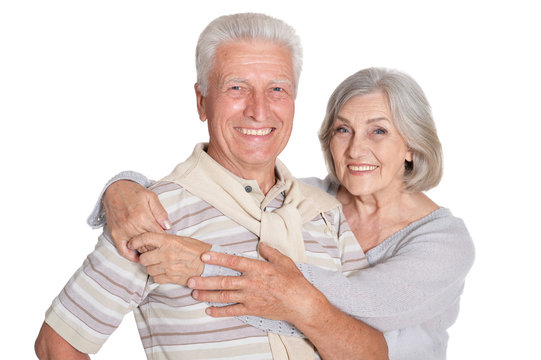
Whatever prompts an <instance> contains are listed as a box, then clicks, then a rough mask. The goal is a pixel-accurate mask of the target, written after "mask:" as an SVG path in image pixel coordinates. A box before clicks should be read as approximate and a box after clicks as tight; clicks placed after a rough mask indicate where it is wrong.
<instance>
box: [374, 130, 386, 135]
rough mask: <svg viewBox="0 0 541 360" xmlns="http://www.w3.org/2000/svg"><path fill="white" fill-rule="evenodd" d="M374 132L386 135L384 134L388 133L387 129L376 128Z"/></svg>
mask: <svg viewBox="0 0 541 360" xmlns="http://www.w3.org/2000/svg"><path fill="white" fill-rule="evenodd" d="M374 134H378V135H384V134H387V130H385V129H376V130H374Z"/></svg>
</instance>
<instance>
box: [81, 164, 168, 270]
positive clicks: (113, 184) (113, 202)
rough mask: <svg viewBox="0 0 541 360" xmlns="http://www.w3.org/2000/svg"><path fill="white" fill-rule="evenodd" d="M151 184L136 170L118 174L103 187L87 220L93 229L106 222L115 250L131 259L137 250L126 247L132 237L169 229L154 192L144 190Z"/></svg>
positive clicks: (136, 257)
mask: <svg viewBox="0 0 541 360" xmlns="http://www.w3.org/2000/svg"><path fill="white" fill-rule="evenodd" d="M152 183H153V182H152V181H151V180H149V179H147V178H146V177H145V176H144V175H142V174H140V173H138V172H134V171H123V172H121V173H119V174H118V175H116V176H115V177H113V178H112V179H111V180H109V181H108V182H107V184H106V185H105V186H104V188H103V190H102V192H101V193H100V195H99V197H98V201H97V202H96V205H95V207H94V209H93V211H92V213H91V214H90V216H89V217H88V220H87V222H88V224H89V225H90V226H91V227H93V228H99V227H101V226H103V225H104V224H105V221H107V225H108V228H109V231H110V233H111V235H112V237H113V240H114V242H115V246H116V248H117V250H118V252H119V253H120V255H122V256H124V257H125V258H127V259H128V260H130V261H134V262H137V261H139V257H138V254H137V252H136V251H134V250H130V249H128V247H127V242H128V241H129V240H130V239H131V238H132V237H134V236H137V235H139V234H143V233H145V232H155V233H163V232H164V230H168V229H170V228H171V224H170V222H169V219H168V215H167V212H166V211H165V209H164V208H163V206H162V204H161V203H160V201H159V200H158V197H157V195H156V194H155V193H154V192H152V191H150V190H148V189H147V187H148V186H150V185H152ZM139 250H140V251H141V252H144V251H146V250H148V249H147V248H141V249H139Z"/></svg>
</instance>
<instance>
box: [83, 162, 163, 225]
mask: <svg viewBox="0 0 541 360" xmlns="http://www.w3.org/2000/svg"><path fill="white" fill-rule="evenodd" d="M118 180H131V181H134V182H136V183H138V184H139V185H141V186H143V187H146V188H148V187H149V186H151V185H152V184H153V183H154V181H152V180H149V179H148V178H147V177H146V176H145V175H143V174H141V173H138V172H136V171H122V172H120V173H118V174H117V175H115V176H114V177H112V178H111V179H110V180H109V181H108V182H107V183H106V184H105V186H104V187H103V189H102V190H101V193H100V194H99V195H98V200H97V201H96V205H94V209H92V212H91V213H90V215H89V216H88V219H87V220H86V222H87V224H88V225H89V226H90V227H91V228H93V229H98V228H100V227H102V226H104V225H105V209H104V208H103V203H102V200H103V194H105V191H106V190H107V189H108V188H109V186H110V185H111V184H112V183H114V182H115V181H118Z"/></svg>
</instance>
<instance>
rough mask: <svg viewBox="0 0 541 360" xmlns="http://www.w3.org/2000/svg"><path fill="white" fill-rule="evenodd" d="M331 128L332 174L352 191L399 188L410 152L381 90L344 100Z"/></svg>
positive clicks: (363, 192) (358, 193)
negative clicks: (334, 171)
mask: <svg viewBox="0 0 541 360" xmlns="http://www.w3.org/2000/svg"><path fill="white" fill-rule="evenodd" d="M333 129H334V130H333V131H334V133H333V136H332V138H331V143H330V147H331V153H332V156H333V159H334V165H335V168H336V175H337V177H338V180H340V182H341V183H342V185H343V186H344V187H345V188H346V189H347V190H348V191H349V192H350V193H351V194H352V195H354V196H368V195H377V194H379V193H383V192H389V191H401V190H402V188H403V186H404V161H405V160H408V161H411V160H412V154H411V152H410V151H409V149H408V146H407V145H406V142H405V141H404V139H403V138H402V136H401V135H400V134H399V132H398V130H397V129H396V127H395V126H394V123H393V117H392V114H391V109H390V107H389V102H388V101H387V96H386V95H385V94H384V93H383V92H379V91H378V92H374V93H371V94H367V95H361V96H356V97H353V98H351V99H350V100H348V101H347V102H346V103H345V104H344V106H343V107H342V109H341V110H340V111H339V112H338V114H337V116H336V119H335V120H334V125H333Z"/></svg>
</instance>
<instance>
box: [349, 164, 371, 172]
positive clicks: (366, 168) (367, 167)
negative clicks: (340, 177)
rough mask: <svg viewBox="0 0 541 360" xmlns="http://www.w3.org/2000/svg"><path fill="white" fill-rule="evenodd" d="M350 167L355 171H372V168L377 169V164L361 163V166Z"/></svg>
mask: <svg viewBox="0 0 541 360" xmlns="http://www.w3.org/2000/svg"><path fill="white" fill-rule="evenodd" d="M348 168H349V169H350V170H353V171H370V170H374V169H376V168H377V166H376V165H359V166H355V165H349V166H348Z"/></svg>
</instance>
